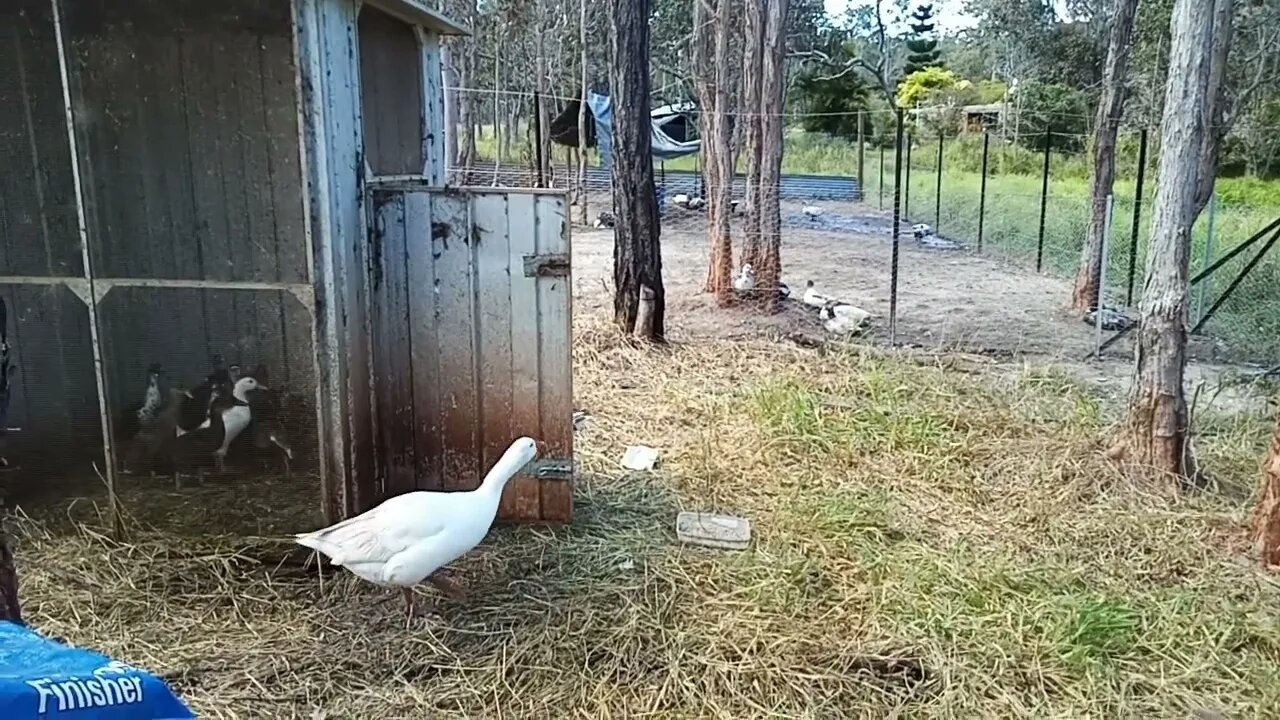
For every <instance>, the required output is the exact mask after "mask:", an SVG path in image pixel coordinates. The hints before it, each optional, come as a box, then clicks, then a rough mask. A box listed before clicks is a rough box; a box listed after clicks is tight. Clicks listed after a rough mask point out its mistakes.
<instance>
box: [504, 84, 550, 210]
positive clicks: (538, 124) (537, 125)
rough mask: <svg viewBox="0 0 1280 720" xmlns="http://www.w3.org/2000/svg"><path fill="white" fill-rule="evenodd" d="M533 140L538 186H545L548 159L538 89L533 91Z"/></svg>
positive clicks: (540, 98) (540, 97)
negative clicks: (545, 154)
mask: <svg viewBox="0 0 1280 720" xmlns="http://www.w3.org/2000/svg"><path fill="white" fill-rule="evenodd" d="M494 97H495V99H494V102H495V103H496V102H497V99H496V98H497V96H496V95H495V96H494ZM494 133H495V135H494V136H495V137H497V135H496V133H497V127H496V126H495V128H494ZM533 142H534V145H535V147H536V149H535V150H534V152H533V156H534V157H535V158H537V159H538V174H537V177H538V184H537V186H536V187H543V186H544V183H545V182H546V178H544V177H543V176H542V169H543V167H544V166H545V165H546V159H545V158H543V157H542V96H541V95H540V94H539V93H538V91H537V90H534V91H533ZM498 156H499V157H501V156H502V143H498Z"/></svg>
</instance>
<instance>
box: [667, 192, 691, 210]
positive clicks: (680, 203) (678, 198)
mask: <svg viewBox="0 0 1280 720" xmlns="http://www.w3.org/2000/svg"><path fill="white" fill-rule="evenodd" d="M671 204H672V205H675V206H677V207H689V196H688V195H686V194H685V193H676V194H675V195H672V196H671Z"/></svg>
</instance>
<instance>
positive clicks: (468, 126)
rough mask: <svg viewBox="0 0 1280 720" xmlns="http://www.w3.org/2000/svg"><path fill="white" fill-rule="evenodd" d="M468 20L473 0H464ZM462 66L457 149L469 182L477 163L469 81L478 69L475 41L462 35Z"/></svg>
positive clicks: (472, 93)
mask: <svg viewBox="0 0 1280 720" xmlns="http://www.w3.org/2000/svg"><path fill="white" fill-rule="evenodd" d="M467 22H468V23H470V25H471V27H475V26H476V0H467ZM458 42H460V43H461V44H462V47H461V54H462V67H461V69H460V72H459V73H458V84H459V85H460V86H461V87H462V90H461V91H460V92H459V93H458V95H459V105H460V107H459V109H458V124H459V125H461V126H462V137H461V138H460V139H459V145H460V147H459V149H458V152H459V153H461V158H460V159H459V163H458V164H459V165H460V166H462V177H463V180H462V183H463V184H464V185H469V184H471V183H473V182H475V179H474V177H473V175H474V171H475V163H476V159H477V158H476V123H477V122H478V121H479V115H478V113H477V108H478V105H479V103H478V98H477V97H476V93H475V90H474V88H472V84H473V83H474V82H475V80H476V76H477V71H478V70H479V62H478V56H477V52H478V47H477V46H478V43H477V41H476V39H475V38H470V37H468V38H461V39H459V41H458Z"/></svg>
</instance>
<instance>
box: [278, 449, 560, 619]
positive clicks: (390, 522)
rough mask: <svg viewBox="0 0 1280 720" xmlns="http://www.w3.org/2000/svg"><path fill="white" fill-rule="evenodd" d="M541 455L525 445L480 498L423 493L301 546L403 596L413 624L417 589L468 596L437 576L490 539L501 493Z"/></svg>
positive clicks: (506, 457) (303, 539)
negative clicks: (428, 585) (422, 586)
mask: <svg viewBox="0 0 1280 720" xmlns="http://www.w3.org/2000/svg"><path fill="white" fill-rule="evenodd" d="M537 454H538V444H537V442H535V441H534V440H533V439H532V438H527V437H522V438H519V439H518V440H516V441H515V442H513V443H511V447H509V448H507V451H506V452H505V453H503V454H502V457H501V458H499V459H498V462H497V463H496V464H494V466H493V468H492V469H490V470H489V473H488V474H487V475H485V476H484V481H483V482H481V483H480V487H478V488H476V489H475V490H471V491H467V492H431V491H426V490H419V491H415V492H409V493H405V494H403V495H397V496H396V497H393V498H389V499H387V500H386V501H384V502H383V503H382V504H380V505H378V506H377V507H375V508H373V509H372V510H369V511H367V512H365V513H362V514H360V515H357V516H355V517H353V518H349V519H347V520H343V521H342V522H340V523H338V524H336V525H331V526H329V527H327V528H324V529H322V530H316V531H315V532H309V533H302V534H299V535H297V536H296V538H297V539H296V541H297V543H298V544H299V545H302V546H303V547H308V548H311V549H312V550H315V551H316V552H320V553H323V554H325V555H328V556H329V559H330V561H331V562H332V563H333V564H334V565H339V566H342V567H345V568H346V569H348V570H350V571H351V572H352V573H353V574H354V575H355V576H356V577H359V578H361V579H363V580H367V581H369V582H371V583H374V584H376V585H381V586H383V587H398V588H400V589H401V592H402V593H403V594H404V600H405V611H406V612H407V613H408V616H409V617H410V618H412V617H413V616H414V614H415V613H414V602H413V588H414V586H415V585H418V584H419V583H422V582H423V581H428V582H430V583H431V584H432V585H435V586H436V587H437V588H439V589H440V590H442V591H444V592H445V593H447V594H448V595H450V596H451V597H459V596H460V595H461V591H460V589H459V588H458V587H457V586H456V584H455V583H454V581H453V580H452V579H451V578H444V577H439V576H437V574H436V573H437V571H439V570H440V569H441V568H443V567H444V566H445V565H447V564H449V563H451V562H453V561H454V560H457V559H458V558H460V557H462V556H463V555H464V554H466V553H467V552H469V551H470V550H471V549H472V548H474V547H475V546H476V545H479V544H480V541H481V540H483V539H484V537H485V535H487V534H489V528H490V526H492V525H493V519H494V517H496V516H497V514H498V501H499V500H500V499H501V498H502V489H503V488H505V487H506V485H507V482H508V481H509V480H511V478H513V477H515V475H516V473H517V472H519V471H520V469H521V468H523V467H524V466H525V465H527V464H528V463H529V461H530V460H533V458H534V457H535V456H536V455H537Z"/></svg>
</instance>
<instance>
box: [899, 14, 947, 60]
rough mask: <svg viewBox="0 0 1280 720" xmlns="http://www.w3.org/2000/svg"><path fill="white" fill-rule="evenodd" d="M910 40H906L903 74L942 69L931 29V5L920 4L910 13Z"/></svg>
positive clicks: (935, 38)
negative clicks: (906, 52) (926, 69)
mask: <svg viewBox="0 0 1280 720" xmlns="http://www.w3.org/2000/svg"><path fill="white" fill-rule="evenodd" d="M911 20H912V22H911V34H912V36H911V39H910V40H907V50H908V51H909V52H908V55H907V63H906V68H905V74H907V75H910V74H911V73H913V72H916V71H919V70H923V69H925V68H928V67H942V61H941V60H939V59H938V58H939V56H940V55H941V54H942V53H940V52H939V51H938V38H937V36H936V35H935V34H934V32H933V29H934V25H933V5H932V4H921V5H917V6H916V10H915V12H913V13H911Z"/></svg>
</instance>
